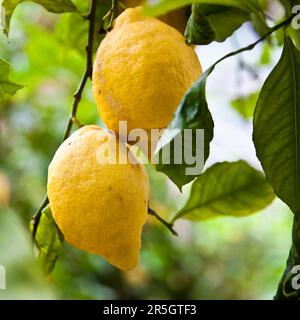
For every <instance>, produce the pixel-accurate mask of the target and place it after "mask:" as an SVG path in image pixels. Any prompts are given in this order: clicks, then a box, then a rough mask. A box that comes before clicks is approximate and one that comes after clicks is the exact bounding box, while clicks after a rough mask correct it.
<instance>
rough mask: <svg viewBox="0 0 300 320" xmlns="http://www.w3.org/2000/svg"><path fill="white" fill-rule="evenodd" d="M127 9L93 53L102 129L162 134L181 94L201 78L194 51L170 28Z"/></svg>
mask: <svg viewBox="0 0 300 320" xmlns="http://www.w3.org/2000/svg"><path fill="white" fill-rule="evenodd" d="M141 11H142V7H136V8H133V9H126V10H125V11H124V12H123V13H122V14H121V15H120V16H119V17H118V18H117V19H116V21H115V24H114V28H113V30H112V31H110V32H109V33H108V34H107V35H106V37H105V38H104V40H103V41H102V43H101V44H100V46H99V49H98V51H97V55H96V59H95V63H94V71H93V95H94V98H95V101H96V104H97V107H98V110H99V113H100V115H101V118H102V120H103V121H104V123H105V124H106V126H107V127H108V128H109V129H111V130H113V131H115V132H117V133H119V121H127V126H128V130H133V129H144V130H150V129H163V128H165V127H167V125H168V124H169V123H170V121H171V120H172V117H173V115H174V112H175V111H176V109H177V107H178V105H179V103H180V101H181V99H182V98H183V96H184V94H185V92H186V91H187V90H188V89H189V88H190V86H191V85H192V84H193V82H194V81H195V80H196V79H198V77H199V76H200V75H201V66H200V63H199V60H198V58H197V55H196V54H195V52H194V50H193V49H192V48H191V47H190V46H188V45H186V44H185V42H184V37H183V36H182V35H181V34H180V33H179V32H178V31H177V30H175V29H174V28H172V27H170V26H168V25H167V24H165V23H163V22H161V21H159V20H158V19H155V18H145V17H143V16H142V15H141Z"/></svg>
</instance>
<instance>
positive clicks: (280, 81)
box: [253, 38, 300, 213]
mask: <svg viewBox="0 0 300 320" xmlns="http://www.w3.org/2000/svg"><path fill="white" fill-rule="evenodd" d="M299 86H300V52H299V51H298V50H297V49H296V47H295V46H294V44H293V42H292V40H291V39H290V38H286V39H285V43H284V49H283V53H282V56H281V58H280V61H279V62H278V64H277V65H276V67H275V68H274V70H273V71H272V72H271V74H270V75H269V77H268V79H267V80H266V82H265V84H264V86H263V88H262V91H261V94H260V97H259V100H258V102H257V106H256V109H255V114H254V134H253V140H254V144H255V147H256V152H257V157H258V158H259V160H260V161H261V164H262V166H263V168H264V171H265V173H266V177H267V179H268V181H269V182H270V184H271V185H272V186H273V188H274V190H275V193H276V195H277V196H278V197H279V198H280V199H281V200H283V201H284V202H285V203H286V204H287V205H288V206H289V207H290V208H291V210H292V211H293V212H294V213H296V212H299V210H300V91H299Z"/></svg>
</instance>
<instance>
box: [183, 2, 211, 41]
mask: <svg viewBox="0 0 300 320" xmlns="http://www.w3.org/2000/svg"><path fill="white" fill-rule="evenodd" d="M184 37H185V41H186V42H187V44H199V45H205V44H209V43H211V42H212V41H214V40H215V39H216V33H215V30H214V29H213V27H212V26H211V24H210V22H209V21H208V19H207V18H206V17H205V15H204V14H202V13H201V6H200V5H198V4H194V5H193V6H192V14H191V16H190V18H189V20H188V23H187V27H186V30H185V34H184Z"/></svg>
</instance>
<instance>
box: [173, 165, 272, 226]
mask: <svg viewBox="0 0 300 320" xmlns="http://www.w3.org/2000/svg"><path fill="white" fill-rule="evenodd" d="M273 200H274V192H273V190H272V188H271V187H270V185H269V184H268V183H267V182H266V180H265V178H264V176H263V174H262V173H261V172H259V171H257V170H255V169H254V168H252V167H250V166H249V165H248V164H247V163H246V162H244V161H238V162H233V163H229V162H223V163H217V164H215V165H214V166H212V167H211V168H209V169H207V170H206V171H205V172H204V173H203V174H202V175H201V176H200V177H199V178H197V179H196V180H195V182H194V183H193V186H192V190H191V194H190V197H189V199H188V201H187V203H186V204H185V206H184V207H183V208H182V209H181V210H180V211H179V212H178V213H177V214H176V216H175V218H174V220H177V219H179V218H184V219H188V220H193V221H201V220H207V219H212V218H217V217H224V216H232V217H244V216H247V215H250V214H253V213H255V212H257V211H260V210H262V209H264V208H265V207H267V206H268V205H269V204H270V203H271V202H272V201H273Z"/></svg>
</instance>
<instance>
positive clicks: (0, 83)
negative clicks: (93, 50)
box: [0, 59, 23, 101]
mask: <svg viewBox="0 0 300 320" xmlns="http://www.w3.org/2000/svg"><path fill="white" fill-rule="evenodd" d="M9 69H10V66H9V64H8V63H7V62H6V61H5V60H2V59H0V101H1V100H3V99H4V98H6V97H8V96H12V95H14V94H15V93H16V92H17V91H18V90H19V89H21V88H23V86H21V85H19V84H16V83H14V82H12V81H10V80H9V78H8V76H9Z"/></svg>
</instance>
